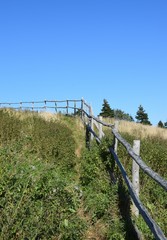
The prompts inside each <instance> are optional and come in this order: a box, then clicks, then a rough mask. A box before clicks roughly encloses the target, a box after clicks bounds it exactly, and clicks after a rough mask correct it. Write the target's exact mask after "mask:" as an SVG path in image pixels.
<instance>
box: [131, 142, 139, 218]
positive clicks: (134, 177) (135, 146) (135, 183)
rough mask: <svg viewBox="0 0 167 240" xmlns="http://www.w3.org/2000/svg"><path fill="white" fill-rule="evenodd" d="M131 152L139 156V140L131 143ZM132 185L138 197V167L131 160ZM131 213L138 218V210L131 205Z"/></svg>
mask: <svg viewBox="0 0 167 240" xmlns="http://www.w3.org/2000/svg"><path fill="white" fill-rule="evenodd" d="M133 151H134V153H136V154H137V155H138V156H139V155H140V140H134V141H133ZM132 184H133V188H134V190H135V191H136V194H137V196H139V188H140V187H139V165H138V164H137V163H136V162H135V161H134V160H133V163H132ZM132 213H133V214H134V215H135V216H136V217H138V216H139V210H138V208H137V207H136V206H135V204H134V203H133V206H132Z"/></svg>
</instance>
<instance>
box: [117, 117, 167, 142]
mask: <svg viewBox="0 0 167 240" xmlns="http://www.w3.org/2000/svg"><path fill="white" fill-rule="evenodd" d="M118 130H119V132H120V133H121V132H126V133H129V134H131V135H133V136H135V137H136V138H138V139H143V138H147V137H154V138H161V139H164V140H167V130H166V129H163V128H159V127H155V126H148V125H143V124H140V123H135V122H127V121H120V122H119V128H118Z"/></svg>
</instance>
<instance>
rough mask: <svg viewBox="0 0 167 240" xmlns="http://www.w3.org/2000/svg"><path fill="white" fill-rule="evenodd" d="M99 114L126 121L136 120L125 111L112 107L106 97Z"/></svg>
mask: <svg viewBox="0 0 167 240" xmlns="http://www.w3.org/2000/svg"><path fill="white" fill-rule="evenodd" d="M99 115H100V116H102V117H105V118H106V117H110V118H115V119H122V120H126V121H134V119H133V117H132V116H131V115H130V114H128V113H125V112H124V111H122V110H120V109H112V108H111V107H110V105H109V103H108V101H107V100H106V99H104V100H103V105H102V109H101V112H100V114H99Z"/></svg>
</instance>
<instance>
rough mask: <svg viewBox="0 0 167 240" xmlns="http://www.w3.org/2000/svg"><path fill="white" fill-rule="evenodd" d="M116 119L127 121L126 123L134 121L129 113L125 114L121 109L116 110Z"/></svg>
mask: <svg viewBox="0 0 167 240" xmlns="http://www.w3.org/2000/svg"><path fill="white" fill-rule="evenodd" d="M114 117H115V118H117V119H122V120H126V121H130V122H132V121H134V119H133V117H132V116H131V115H129V113H125V112H124V111H122V110H120V109H115V110H114Z"/></svg>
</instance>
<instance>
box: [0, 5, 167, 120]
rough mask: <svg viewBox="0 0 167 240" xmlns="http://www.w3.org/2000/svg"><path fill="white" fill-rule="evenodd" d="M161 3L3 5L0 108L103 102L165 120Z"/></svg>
mask: <svg viewBox="0 0 167 240" xmlns="http://www.w3.org/2000/svg"><path fill="white" fill-rule="evenodd" d="M166 92H167V1H166V0H140V1H137V0H136V1H134V0H47V1H46V0H45V1H44V0H28V1H26V0H24V1H23V0H14V1H13V0H5V1H0V102H4V101H14V102H15V101H23V100H25V101H29V100H44V99H50V100H62V99H71V98H72V99H74V98H76V99H81V98H82V97H83V98H85V100H86V101H87V102H88V103H90V104H91V105H92V107H93V111H94V114H95V115H97V114H99V112H100V111H101V107H102V103H103V99H104V98H105V99H107V100H108V102H109V104H110V106H111V108H114V109H116V108H118V109H121V110H123V111H125V112H126V113H129V114H131V115H132V116H133V117H135V114H136V112H137V110H138V107H139V105H140V104H141V105H142V106H143V107H144V109H145V111H146V112H147V113H148V117H149V120H150V121H151V123H152V124H154V125H156V124H157V123H158V121H159V120H161V121H163V122H166V121H167V110H166V103H167V101H166V96H167V94H166Z"/></svg>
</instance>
